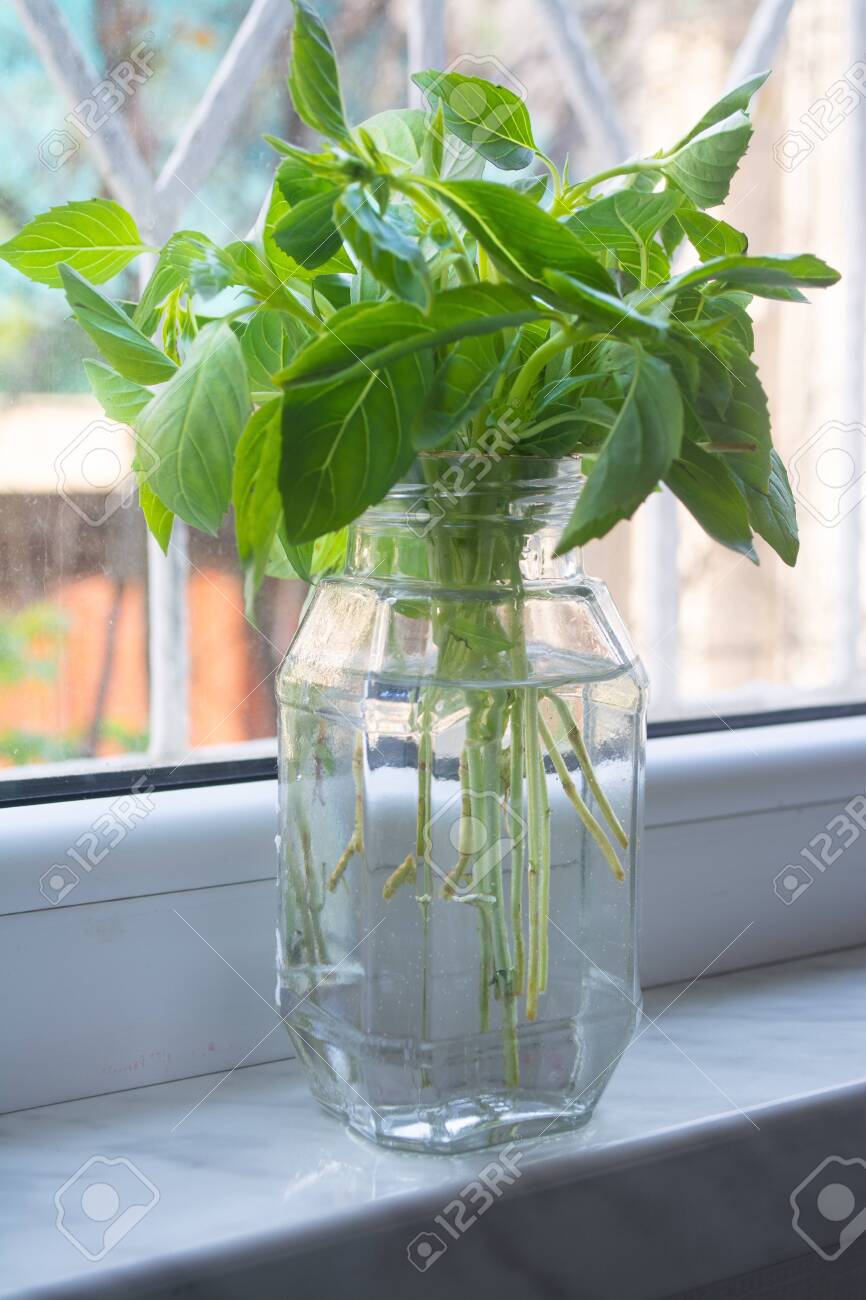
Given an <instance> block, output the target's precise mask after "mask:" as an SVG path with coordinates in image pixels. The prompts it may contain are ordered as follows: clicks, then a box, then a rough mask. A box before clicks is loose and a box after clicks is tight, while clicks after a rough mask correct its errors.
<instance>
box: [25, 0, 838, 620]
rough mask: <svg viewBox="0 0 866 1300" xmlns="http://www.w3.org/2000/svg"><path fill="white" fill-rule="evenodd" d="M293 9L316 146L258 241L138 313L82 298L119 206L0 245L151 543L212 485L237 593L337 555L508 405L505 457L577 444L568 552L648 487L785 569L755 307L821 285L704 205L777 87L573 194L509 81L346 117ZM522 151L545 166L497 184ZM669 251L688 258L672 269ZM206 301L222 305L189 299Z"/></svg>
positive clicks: (189, 270) (319, 49)
mask: <svg viewBox="0 0 866 1300" xmlns="http://www.w3.org/2000/svg"><path fill="white" fill-rule="evenodd" d="M294 11H295V23H294V31H293V36H292V53H291V62H290V69H289V88H290V92H291V95H292V100H293V103H294V107H295V109H296V111H297V113H298V115H299V116H300V118H301V119H302V120H303V121H304V122H305V123H306V124H307V125H308V126H310V127H311V128H313V129H314V130H315V131H317V132H318V133H319V134H320V135H321V136H322V137H323V144H322V147H321V148H320V149H319V150H318V151H310V150H306V149H301V148H299V147H298V146H296V145H294V144H292V143H290V142H287V141H283V140H280V139H278V138H276V137H268V139H269V141H270V143H271V144H272V145H273V147H274V149H275V150H276V152H277V155H278V164H277V166H276V170H275V174H274V177H273V180H272V181H271V182H270V198H269V200H268V202H267V205H266V206H267V211H266V215H265V218H264V221H263V223H262V227H261V230H260V232H259V234H258V235H257V236H256V237H255V238H252V239H250V240H247V241H235V242H232V243H230V244H227V245H226V246H225V247H222V248H220V247H219V246H217V245H216V244H214V243H213V241H212V240H210V239H208V238H206V237H205V236H204V235H202V234H200V233H199V232H196V231H192V230H181V231H178V232H177V233H176V234H174V235H172V236H171V238H170V239H169V240H168V241H167V242H166V243H165V245H164V246H163V248H162V249H161V250H160V251H159V257H158V259H157V262H156V266H155V268H154V270H153V273H152V275H151V277H150V280H149V282H148V284H147V285H146V287H145V289H144V292H143V294H142V297H141V300H140V301H139V303H138V304H137V305H134V306H133V307H130V306H129V305H128V304H121V303H118V302H115V301H112V300H111V299H110V298H108V297H106V296H104V295H103V294H102V293H100V292H99V290H98V289H96V288H95V287H94V285H95V284H97V283H99V282H100V281H103V280H105V279H108V278H110V276H111V275H113V274H115V273H116V272H117V271H118V270H120V269H121V268H122V267H123V266H125V265H126V264H127V263H128V262H129V261H130V260H131V258H133V257H134V256H136V254H137V253H139V252H141V251H143V246H142V244H141V240H140V237H139V235H138V232H137V231H136V229H135V225H134V223H133V222H132V220H131V218H129V217H128V216H127V214H126V213H124V212H123V210H122V209H121V208H119V206H118V205H117V204H115V203H111V202H108V201H106V200H102V199H94V200H90V201H89V202H87V203H70V204H67V205H66V207H65V208H59V209H55V210H53V211H52V212H51V213H46V214H43V215H42V216H39V217H36V218H35V219H34V220H33V221H32V222H30V223H29V224H28V225H27V226H25V228H24V230H22V231H21V232H20V233H19V234H18V235H16V236H15V238H14V239H12V240H10V241H8V243H7V244H5V245H3V247H2V248H0V256H2V257H4V258H5V259H6V260H7V261H9V262H10V263H12V264H13V265H14V266H16V267H17V268H18V269H19V270H21V271H22V272H23V273H24V274H25V275H28V276H29V277H30V278H31V279H35V280H41V281H43V282H44V283H49V284H55V285H62V287H63V289H64V291H65V293H66V296H67V299H68V301H69V304H70V307H71V309H72V312H73V315H74V316H75V318H76V319H77V321H78V322H79V324H80V325H81V326H82V327H83V329H84V330H85V331H86V332H87V334H88V335H89V336H90V338H91V340H92V341H93V342H94V343H95V344H96V346H97V348H98V349H99V352H100V354H101V357H102V360H100V361H89V362H88V363H87V372H88V378H89V379H90V382H91V385H92V387H93V390H94V392H95V393H96V395H97V397H98V398H99V399H100V401H101V402H102V404H103V406H104V407H105V409H106V411H107V413H108V414H109V415H110V416H111V418H113V419H118V420H122V421H123V422H125V423H129V424H131V425H132V426H133V428H134V429H135V431H136V435H137V438H138V442H139V450H138V456H137V460H136V464H137V467H138V472H139V478H140V482H139V490H140V500H141V505H142V509H143V510H144V513H145V517H146V519H147V521H148V525H149V527H150V528H151V531H152V532H153V533H154V534H155V535H156V536H157V537H158V539H159V541H160V544H161V545H162V546H163V547H165V546H167V544H168V539H169V536H170V532H171V526H172V521H173V518H174V516H175V515H177V516H178V517H180V518H182V519H185V520H186V521H187V522H189V523H191V524H193V525H194V526H196V527H199V528H202V529H204V530H205V531H208V532H214V531H216V529H217V528H218V527H219V525H220V522H221V520H222V518H223V515H224V513H225V511H226V509H227V507H228V505H229V502H230V499H231V500H232V501H233V503H234V510H235V521H236V529H237V539H238V549H239V552H240V556H241V560H242V562H243V565H244V569H245V573H246V577H247V602H248V607H251V605H252V601H253V600H254V598H255V593H256V591H257V590H258V588H259V586H260V584H261V581H262V579H263V577H264V576H265V575H266V574H277V575H279V576H293V575H296V576H302V577H304V578H308V579H309V578H312V579H315V578H316V576H317V575H320V574H321V573H323V572H328V571H330V570H332V569H333V568H335V567H338V566H339V564H340V563H341V562H342V557H343V555H344V553H345V545H346V534H345V527H346V525H347V524H349V523H351V521H352V520H353V519H354V518H356V517H357V515H358V514H359V513H360V512H361V511H362V510H364V509H365V508H366V507H367V506H369V505H371V504H373V503H375V502H376V501H378V500H380V499H381V498H382V497H383V496H384V495H385V494H386V493H387V492H388V491H389V489H390V488H391V487H392V485H393V484H394V483H395V482H396V481H397V480H398V479H399V478H400V476H401V475H405V474H406V473H407V471H408V470H409V469H410V467H411V466H412V463H413V461H414V460H415V458H416V456H417V455H418V453H419V452H421V451H427V450H432V449H437V450H438V449H446V450H451V451H460V450H467V451H468V450H470V449H472V448H473V447H475V446H476V445H477V444H478V443H479V442H483V440H484V438H485V436H486V434H487V433H488V431H489V430H490V428H491V426H492V425H495V424H496V423H497V422H498V421H499V420H500V419H501V418H502V417H504V416H507V417H508V419H509V421H510V422H511V427H515V428H516V432H515V434H514V437H513V439H512V444H511V451H512V454H514V455H521V454H524V453H531V454H536V455H546V456H564V455H582V456H583V457H585V463H586V467H587V470H588V474H587V481H586V485H585V487H584V489H583V492H582V494H581V496H580V498H579V500H578V501H577V502H576V505H575V509H574V513H573V515H572V518H571V520H570V522H569V524H568V526H567V528H566V530H565V532H564V534H563V536H562V538H561V541H560V549H562V550H564V549H567V548H568V547H569V546H574V545H579V544H581V543H582V542H585V541H587V540H589V539H590V538H595V537H601V536H603V535H604V534H605V533H606V532H607V531H608V530H609V529H610V528H611V527H613V526H614V524H616V523H617V522H618V521H619V520H621V519H626V518H629V517H630V516H631V515H632V514H633V513H634V511H635V510H636V509H637V508H638V507H639V505H640V504H641V502H642V501H643V500H644V499H645V498H646V497H647V495H648V494H649V493H650V492H652V491H654V490H655V489H656V487H657V486H658V484H659V483H660V482H665V483H667V485H668V486H669V487H670V489H671V490H672V491H673V492H674V493H675V494H676V495H677V496H678V497H679V499H680V500H681V501H682V502H683V503H684V505H685V506H686V507H687V508H688V509H689V510H690V511H691V513H692V514H693V515H694V516H695V518H696V519H697V520H698V522H699V523H700V524H701V525H702V526H703V527H704V529H705V530H706V531H707V533H708V534H709V535H710V536H711V537H713V538H714V539H715V540H717V541H719V542H720V543H722V544H723V545H725V546H728V547H730V548H732V549H734V550H735V551H737V552H739V553H742V554H744V555H748V556H749V557H750V558H754V549H753V534H757V535H759V536H760V537H762V538H763V539H764V540H765V541H766V542H767V543H768V544H769V545H770V546H772V547H773V548H774V549H775V550H776V551H777V552H778V553H779V555H780V556H781V557H782V559H783V560H784V561H785V562H786V563H793V562H794V559H795V558H796V550H797V534H796V519H795V516H794V505H793V500H792V498H791V491H790V486H789V484H788V481H787V476H786V475H785V471H784V467H783V465H782V463H781V461H780V460H779V458H778V456H777V454H776V453H775V452H774V450H773V447H772V439H771V431H770V421H769V414H768V410H767V402H766V397H765V395H764V391H763V388H762V386H761V382H760V379H759V376H758V372H757V369H756V367H755V364H754V361H753V360H752V352H753V349H754V337H753V329H752V323H751V319H750V317H749V314H748V308H749V303H750V301H751V296H752V295H755V294H758V295H762V296H765V297H772V298H782V299H784V300H788V301H802V300H803V294H802V290H803V289H804V288H820V287H824V286H826V285H830V284H832V283H833V282H834V281H835V280H836V279H837V278H838V276H837V273H836V272H835V271H833V270H832V269H831V268H829V267H827V266H826V265H825V264H824V263H823V262H821V261H820V260H819V259H818V258H816V257H812V256H811V255H808V254H797V255H794V256H751V255H749V254H748V253H747V251H746V250H747V241H746V236H745V235H744V234H742V232H740V231H738V230H736V229H735V228H734V227H733V226H731V225H729V224H728V223H726V222H724V221H718V220H716V218H715V217H714V216H712V215H710V214H708V213H707V211H706V209H708V208H712V207H714V206H715V205H717V204H718V203H720V202H721V201H722V200H723V199H724V198H725V196H726V195H727V193H728V189H729V186H730V183H731V179H732V177H733V175H734V173H735V171H736V169H737V167H738V165H739V162H740V159H741V157H742V155H743V153H744V151H745V149H746V147H747V145H748V142H749V138H750V135H751V124H750V121H749V116H748V110H749V102H750V99H751V97H752V95H753V94H754V93H755V91H756V90H757V89H758V88H759V87H760V85H761V84H762V83H763V81H764V79H765V75H766V74H762V75H760V76H757V77H753V78H751V79H750V80H749V81H747V82H745V83H743V85H742V86H739V87H737V88H735V89H734V90H733V91H731V92H730V93H729V94H727V95H725V96H724V97H723V98H722V99H720V100H719V101H718V102H717V103H716V104H714V105H713V106H712V107H711V108H710V109H709V110H708V111H707V112H706V113H705V114H704V115H703V116H702V117H701V118H700V120H699V121H698V122H696V123H695V124H694V126H693V127H692V128H691V129H690V130H689V131H687V132H686V133H685V134H684V135H683V136H682V137H681V139H680V140H678V141H677V142H676V144H674V145H673V146H672V147H670V148H669V149H667V150H666V151H665V150H661V151H659V152H658V153H656V154H654V155H653V156H651V157H646V158H638V159H632V160H630V161H629V162H626V163H623V164H621V165H620V166H618V167H613V168H610V169H608V170H607V171H604V172H600V173H598V174H597V175H595V176H591V177H587V178H584V179H581V180H577V181H573V180H570V179H567V178H566V177H565V176H563V175H561V174H560V173H559V172H558V171H557V169H556V167H555V166H554V164H553V163H552V162H551V161H550V160H549V159H547V158H546V157H544V155H543V154H541V153H540V152H539V151H538V148H537V145H536V143H535V139H534V136H533V131H532V125H531V122H530V118H529V114H528V112H527V110H526V106H525V105H524V104H523V102H522V101H521V100H520V98H519V97H518V96H516V95H514V94H513V93H512V92H511V91H509V90H508V89H506V88H505V87H502V86H496V85H493V84H492V83H490V82H486V81H484V80H482V79H479V78H477V77H463V76H460V75H459V74H458V73H453V72H452V73H439V72H436V71H427V72H420V73H417V74H416V76H415V82H416V84H417V85H418V86H419V87H420V88H421V90H422V92H423V93H424V95H425V98H426V100H427V111H426V112H422V111H420V110H418V109H401V110H391V111H388V112H384V113H379V114H377V115H376V116H375V117H372V118H370V119H369V120H368V121H366V122H364V123H361V124H360V125H357V126H353V125H351V124H350V122H349V121H348V119H347V117H346V110H345V106H344V101H343V96H342V91H341V88H340V78H339V73H338V70H337V64H336V60H335V57H334V52H333V49H332V47H331V44H330V41H329V38H328V35H327V32H326V31H325V29H324V27H323V26H322V24H321V22H320V20H319V19H318V17H317V16H316V14H315V13H314V12H313V11H312V10H311V9H310V8H308V7H307V5H305V4H303V3H301V2H300V0H296V2H295V4H294ZM539 163H540V164H543V166H544V167H545V169H546V172H547V173H549V177H548V176H547V175H545V176H535V175H530V174H525V175H519V176H513V175H509V173H514V172H523V171H524V170H525V169H527V168H528V167H529V166H530V165H531V164H536V165H537V164H539ZM492 169H498V170H499V172H500V173H505V175H504V176H503V175H500V177H499V179H496V178H495V176H494V175H493V174H492ZM488 173H490V174H488ZM606 181H610V182H612V183H614V185H615V188H614V189H613V190H612V191H610V192H607V193H603V192H601V191H600V190H599V186H600V185H601V183H602V182H606ZM684 244H687V245H688V246H690V249H691V250H693V253H694V255H696V259H697V260H696V263H695V264H694V265H691V266H689V267H688V269H686V270H683V271H681V272H680V273H679V274H677V275H672V271H671V259H672V257H673V255H674V253H675V251H676V250H677V249H678V248H679V247H680V246H682V245H684ZM218 293H219V294H224V295H226V296H227V297H230V301H229V303H228V306H227V307H226V308H225V309H224V310H223V311H222V313H221V315H220V317H218V318H214V317H210V318H209V317H207V316H202V315H201V311H202V308H201V303H202V301H203V300H204V301H206V300H207V299H209V298H211V297H212V296H213V295H215V294H218ZM223 301H224V300H223V299H220V305H221V306H222V303H223Z"/></svg>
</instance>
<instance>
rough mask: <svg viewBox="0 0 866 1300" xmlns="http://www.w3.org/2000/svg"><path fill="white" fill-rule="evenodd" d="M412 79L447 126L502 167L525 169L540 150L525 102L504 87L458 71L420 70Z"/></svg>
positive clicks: (489, 159) (484, 156)
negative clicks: (439, 111) (538, 149)
mask: <svg viewBox="0 0 866 1300" xmlns="http://www.w3.org/2000/svg"><path fill="white" fill-rule="evenodd" d="M412 80H413V81H414V83H415V85H416V86H418V88H419V89H420V90H421V91H422V93H423V94H424V96H425V98H426V100H427V102H428V104H429V105H430V108H431V110H433V111H434V112H435V111H436V109H438V108H439V107H441V109H442V117H443V121H444V124H445V127H446V129H447V130H449V131H450V132H451V133H452V135H455V136H457V139H458V140H462V141H463V143H464V144H468V145H469V146H470V148H472V149H474V150H475V151H476V153H479V154H480V155H481V157H482V158H486V159H487V161H488V162H491V163H493V164H494V166H496V167H499V168H501V169H502V170H503V171H522V169H523V168H524V167H528V166H529V164H530V163H531V162H532V159H533V156H534V154H535V153H536V145H535V141H534V140H533V138H532V124H531V122H530V120H529V114H528V112H527V111H526V105H525V104H524V102H523V100H522V99H520V97H519V96H518V95H515V94H514V92H513V91H511V90H508V89H507V88H506V87H505V86H499V85H496V84H495V83H494V82H492V81H485V80H484V79H483V78H482V77H465V76H462V75H461V74H460V73H458V72H435V71H428V72H416V73H414V74H413V77H412Z"/></svg>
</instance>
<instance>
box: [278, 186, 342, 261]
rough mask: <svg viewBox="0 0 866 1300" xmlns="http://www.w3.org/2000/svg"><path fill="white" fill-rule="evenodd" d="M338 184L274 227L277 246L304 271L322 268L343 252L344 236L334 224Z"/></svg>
mask: <svg viewBox="0 0 866 1300" xmlns="http://www.w3.org/2000/svg"><path fill="white" fill-rule="evenodd" d="M339 194H340V190H339V189H338V187H337V186H336V185H334V186H329V187H328V189H326V190H324V191H322V192H321V193H319V194H313V195H311V196H310V198H308V199H302V200H301V202H300V203H298V204H296V205H295V207H293V208H290V209H289V211H288V212H287V213H286V215H285V216H284V217H283V218H282V220H281V221H279V222H278V223H277V225H275V226H274V228H273V232H272V233H273V239H274V243H275V244H276V245H277V247H278V248H279V249H281V250H282V252H284V253H285V254H286V255H287V256H288V257H290V258H291V259H292V260H293V261H295V262H297V263H298V264H299V265H300V267H301V268H302V269H303V270H306V271H311V270H314V269H315V268H316V267H322V266H323V265H324V264H325V263H326V262H328V261H330V259H331V258H332V257H335V256H336V254H337V253H339V251H340V249H341V248H342V246H343V237H342V235H341V234H340V232H339V230H338V229H337V226H336V223H335V221H334V203H335V201H336V199H337V198H338V197H339Z"/></svg>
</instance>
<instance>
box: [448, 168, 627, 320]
mask: <svg viewBox="0 0 866 1300" xmlns="http://www.w3.org/2000/svg"><path fill="white" fill-rule="evenodd" d="M423 184H424V185H425V187H427V188H429V189H431V190H433V192H434V193H435V194H438V195H440V196H441V198H442V199H443V200H444V202H445V203H446V204H447V205H448V207H449V208H451V210H452V212H455V213H456V214H457V216H458V217H459V218H460V220H461V221H462V222H463V225H464V226H465V227H466V229H467V230H468V231H469V233H470V234H472V235H474V236H475V238H476V239H477V240H478V242H479V243H480V244H482V245H483V246H484V248H485V249H486V250H487V252H488V253H489V254H490V256H491V257H492V258H493V259H494V260H495V261H496V262H497V263H498V264H499V265H501V266H502V267H503V268H504V269H505V270H506V272H509V271H510V272H511V273H512V274H515V275H517V276H520V277H523V278H525V279H529V280H536V281H543V279H544V272H545V271H546V270H547V269H548V268H555V269H556V270H557V271H561V272H563V273H564V274H566V275H572V276H574V277H575V279H577V280H581V281H582V282H583V283H584V284H588V285H591V286H592V288H594V289H600V290H601V291H602V293H610V294H615V293H616V286H615V285H614V283H613V280H612V279H611V277H610V275H609V274H608V273H607V271H605V269H604V267H602V266H600V265H599V263H598V262H597V261H595V259H594V258H593V257H592V256H590V254H589V253H588V252H587V251H586V249H585V248H584V246H583V244H582V243H581V241H580V240H579V239H578V237H577V236H576V235H575V234H574V232H573V231H571V230H569V228H568V227H567V226H565V225H563V224H562V222H560V221H557V220H556V218H555V217H552V216H551V215H550V213H549V212H545V210H544V209H543V208H540V207H539V206H538V204H537V203H533V201H532V199H530V198H527V196H526V195H525V194H518V193H517V191H516V190H513V189H511V188H510V187H509V186H508V185H498V184H495V183H492V182H490V181H434V180H431V179H424V181H423Z"/></svg>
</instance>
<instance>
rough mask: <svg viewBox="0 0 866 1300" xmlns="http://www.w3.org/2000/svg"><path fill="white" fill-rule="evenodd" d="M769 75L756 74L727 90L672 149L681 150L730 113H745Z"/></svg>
mask: <svg viewBox="0 0 866 1300" xmlns="http://www.w3.org/2000/svg"><path fill="white" fill-rule="evenodd" d="M769 75H770V74H769V72H758V73H756V74H755V75H754V76H753V77H748V78H747V79H746V80H745V81H743V82H741V83H740V85H739V86H735V87H734V89H733V90H729V91H728V93H727V94H726V95H723V96H722V98H721V99H719V100H717V101H716V103H715V104H713V106H712V107H711V108H708V109H707V111H706V113H704V115H703V117H702V118H701V120H700V121H699V122H696V123H695V125H694V126H693V127H692V129H691V131H689V132H688V133H687V134H686V135H684V136H683V138H682V139H681V140H679V141H677V143H676V145H675V146H674V148H675V149H681V148H682V147H683V145H685V144H688V142H689V140H693V139H694V138H695V136H696V135H700V133H701V132H702V131H705V130H706V129H707V127H708V126H715V124H716V123H717V122H722V121H724V119H725V118H726V117H730V116H731V114H732V113H737V112H740V113H745V112H746V110H747V109H748V107H749V103H750V102H751V99H752V96H753V95H754V94H755V92H756V91H757V90H760V89H761V86H763V84H764V82H765V81H766V80H767V78H768V77H769Z"/></svg>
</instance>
